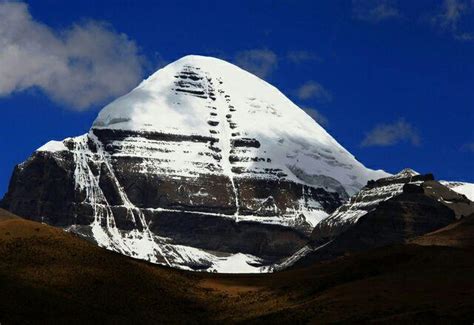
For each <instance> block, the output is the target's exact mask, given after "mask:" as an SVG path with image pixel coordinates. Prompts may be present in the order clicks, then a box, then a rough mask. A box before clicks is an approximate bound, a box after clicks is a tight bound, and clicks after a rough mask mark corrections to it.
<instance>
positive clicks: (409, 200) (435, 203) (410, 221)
mask: <svg viewBox="0 0 474 325" xmlns="http://www.w3.org/2000/svg"><path fill="white" fill-rule="evenodd" d="M469 216H474V202H472V201H470V200H469V199H467V198H466V196H464V195H462V194H459V193H457V192H455V191H453V190H451V189H450V188H448V187H446V186H444V185H443V184H441V183H440V182H437V181H435V180H434V177H433V175H432V174H426V175H420V174H418V173H417V172H415V171H413V170H410V169H405V170H403V171H401V172H400V173H398V174H396V175H393V176H390V177H386V178H382V179H379V180H376V181H370V182H369V183H368V184H367V186H365V187H364V188H363V189H362V190H361V191H360V192H359V193H358V194H357V195H355V196H353V197H352V198H351V200H350V201H349V202H347V203H346V204H344V205H342V206H341V207H339V208H338V209H337V210H336V211H335V212H333V213H332V214H331V215H330V216H328V217H327V218H326V219H324V220H322V221H321V222H320V223H319V224H318V225H317V226H316V227H315V228H314V230H313V233H312V235H311V240H310V242H309V244H308V245H305V246H304V247H303V248H301V249H300V250H299V251H297V252H296V253H295V254H294V255H293V256H291V257H290V258H287V259H284V260H283V261H281V262H280V263H277V264H276V265H275V266H273V267H272V269H274V270H280V269H284V268H288V267H302V266H307V265H311V264H312V263H314V262H316V261H322V260H328V259H334V258H336V257H339V256H343V255H347V254H352V253H354V252H359V251H367V250H369V249H373V248H377V247H382V246H386V245H391V244H401V243H405V242H407V241H408V240H410V239H412V238H415V237H417V236H421V235H424V234H426V233H429V232H432V231H435V230H437V229H440V228H442V227H445V226H447V225H449V224H451V223H453V222H454V221H456V220H460V219H462V218H465V217H469Z"/></svg>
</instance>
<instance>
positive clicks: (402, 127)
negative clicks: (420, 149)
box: [361, 119, 421, 147]
mask: <svg viewBox="0 0 474 325" xmlns="http://www.w3.org/2000/svg"><path fill="white" fill-rule="evenodd" d="M399 142H409V143H411V144H412V145H414V146H418V145H420V142H421V141H420V136H419V135H418V131H417V130H416V129H415V128H414V127H413V126H412V125H411V124H409V123H408V122H406V121H405V120H404V119H400V120H398V121H397V122H394V123H390V124H379V125H377V126H375V128H374V129H373V130H372V131H370V132H369V133H367V134H366V136H365V139H364V140H363V141H362V143H361V145H362V146H363V147H374V146H378V147H387V146H393V145H395V144H397V143H399Z"/></svg>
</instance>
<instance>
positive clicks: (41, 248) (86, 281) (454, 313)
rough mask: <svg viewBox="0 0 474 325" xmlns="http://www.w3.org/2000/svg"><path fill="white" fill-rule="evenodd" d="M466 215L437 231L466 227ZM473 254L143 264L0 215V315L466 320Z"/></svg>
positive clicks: (427, 251) (470, 313)
mask: <svg viewBox="0 0 474 325" xmlns="http://www.w3.org/2000/svg"><path fill="white" fill-rule="evenodd" d="M3 214H4V212H3V211H0V216H1V215H3ZM0 220H2V217H0ZM466 224H467V223H459V224H457V226H454V228H452V229H451V230H449V227H448V228H447V229H446V231H447V232H446V231H444V232H440V233H445V234H446V236H448V237H449V236H451V235H450V234H452V231H455V233H459V232H462V233H464V234H465V235H467V234H468V233H471V234H473V232H472V230H473V229H472V227H469V228H465V226H466ZM453 229H454V230H453ZM456 229H457V230H456ZM466 229H467V230H466ZM449 231H451V233H450V232H449ZM429 236H433V234H429V235H427V236H426V237H429ZM454 236H456V235H455V234H454ZM420 240H422V239H421V238H420ZM473 256H474V250H473V247H472V246H469V245H464V246H463V248H453V247H439V246H438V247H424V246H419V245H414V244H411V245H401V246H394V247H384V248H380V249H377V250H374V251H370V252H365V253H361V254H355V255H352V256H349V257H344V258H339V259H337V260H334V261H331V262H325V263H318V264H314V265H312V266H310V267H309V268H305V269H298V270H292V271H287V272H281V273H275V274H266V275H218V274H217V275H215V274H205V273H192V272H184V271H178V270H174V269H169V268H164V267H159V266H155V265H151V264H148V263H146V262H142V261H138V260H133V259H131V258H128V257H125V256H121V255H119V254H115V253H113V252H110V251H106V250H104V249H100V248H98V247H96V246H94V245H92V244H90V243H88V242H85V241H83V240H81V239H79V238H77V237H75V236H74V235H71V234H68V233H65V232H63V231H62V230H59V229H56V228H53V227H50V226H47V225H42V224H39V223H36V222H32V221H27V220H23V219H8V220H3V221H0V288H1V290H0V321H1V322H2V324H3V323H6V324H7V323H12V322H21V323H25V322H36V323H37V322H38V321H41V322H49V323H50V322H53V321H54V322H55V323H65V322H69V323H70V322H74V323H86V322H88V323H90V322H105V323H117V322H119V323H124V322H133V323H140V322H141V323H164V322H165V323H166V322H168V323H169V322H175V323H176V322H188V323H199V322H202V323H209V322H211V323H212V322H222V321H226V322H230V323H232V322H261V321H274V322H280V323H282V322H283V323H289V322H318V323H328V322H340V321H346V322H347V321H352V322H354V321H359V322H366V321H368V320H375V321H380V322H388V323H390V322H434V323H440V322H455V321H457V322H471V321H472V319H474V286H473V282H472V274H473V273H474V258H472V257H473Z"/></svg>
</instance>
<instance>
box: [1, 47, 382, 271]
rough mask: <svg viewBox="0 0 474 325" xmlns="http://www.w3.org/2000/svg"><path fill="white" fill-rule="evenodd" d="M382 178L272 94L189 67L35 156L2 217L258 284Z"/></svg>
mask: <svg viewBox="0 0 474 325" xmlns="http://www.w3.org/2000/svg"><path fill="white" fill-rule="evenodd" d="M38 166H40V167H38ZM383 176H388V174H387V173H385V172H383V171H380V170H379V171H374V170H371V169H368V168H366V167H364V166H363V165H362V164H361V163H360V162H358V161H357V160H356V159H355V158H354V156H353V155H351V154H350V153H349V152H348V151H347V150H346V149H344V148H343V147H342V146H341V145H340V144H339V143H338V142H337V141H336V140H335V139H334V138H333V137H331V136H330V135H329V134H328V133H327V132H326V131H325V130H324V129H323V128H322V127H321V126H320V125H319V124H318V123H316V122H315V121H314V120H313V119H312V118H311V117H310V116H309V115H308V114H306V113H305V112H304V111H303V110H302V109H300V108H299V107H298V106H296V105H295V104H294V103H293V102H291V100H289V99H288V98H287V97H286V96H285V95H283V94H282V93H281V92H280V91H279V90H278V89H276V88H275V87H273V86H272V85H270V84H268V83H267V82H265V81H263V80H261V79H259V78H258V77H256V76H254V75H252V74H250V73H248V72H246V71H244V70H242V69H241V68H239V67H237V66H235V65H233V64H231V63H228V62H225V61H223V60H219V59H215V58H209V57H203V56H194V55H192V56H186V57H184V58H182V59H180V60H178V61H176V62H173V63H171V64H169V65H167V66H166V67H164V68H163V69H161V70H159V71H157V72H156V73H154V74H153V75H151V76H150V77H149V78H147V79H146V80H144V81H143V82H142V83H141V84H140V85H138V86H137V87H136V88H135V89H133V90H132V91H131V92H130V93H128V94H126V95H124V96H122V97H120V98H118V99H116V100H115V101H113V102H112V103H110V104H109V105H107V106H106V107H104V108H103V109H102V110H101V111H100V113H99V115H98V117H97V118H96V120H95V121H94V123H93V125H92V127H91V129H90V131H89V132H88V133H87V134H85V135H82V136H79V137H74V138H67V139H65V140H63V141H61V142H58V141H52V142H49V143H47V144H46V145H44V146H42V147H41V148H39V149H38V150H37V151H36V152H35V153H34V154H33V156H32V157H30V158H29V159H28V160H27V161H26V162H24V163H23V164H21V165H20V166H19V168H17V169H16V170H15V176H14V177H13V178H12V179H13V180H14V182H13V184H12V186H11V187H10V189H9V192H8V193H7V195H6V198H5V200H4V205H5V206H6V207H7V208H8V209H10V210H12V211H13V212H16V213H18V214H20V215H23V216H26V217H29V218H32V219H35V220H41V221H42V222H46V223H50V224H53V225H58V226H61V227H64V228H65V229H67V230H68V231H71V232H75V233H77V234H80V235H82V236H84V237H85V238H88V239H90V240H91V241H94V242H95V243H97V244H98V245H100V246H102V247H106V248H108V249H111V250H115V251H118V252H121V253H123V254H125V255H129V256H132V257H136V258H141V259H146V260H149V261H152V262H154V263H160V264H167V265H171V266H175V267H180V268H187V269H199V270H207V271H229V270H233V271H234V266H235V268H238V269H240V270H241V271H256V270H259V265H264V264H266V263H271V262H273V261H275V260H277V259H280V258H282V257H285V256H288V255H291V254H292V253H293V252H294V251H295V250H296V249H298V248H300V247H302V246H303V245H304V243H305V242H306V240H307V239H308V238H309V236H310V234H311V231H312V229H313V228H314V227H315V226H316V225H317V224H318V223H319V222H320V221H321V220H322V219H324V218H325V217H327V216H328V214H330V213H332V212H333V211H334V210H335V209H336V208H337V207H338V206H339V205H340V204H341V203H343V202H344V201H345V200H346V199H347V198H348V197H349V196H350V195H352V194H354V193H355V192H357V191H358V190H359V189H360V188H361V187H363V186H364V185H365V184H366V183H367V181H369V180H375V179H378V178H380V177H383ZM43 179H48V180H49V181H48V182H42V180H43ZM31 189H34V190H31ZM52 193H54V195H53V194H52ZM25 202H28V204H24V203H25ZM230 265H233V266H232V267H229V266H230ZM235 272H237V270H236V271H235Z"/></svg>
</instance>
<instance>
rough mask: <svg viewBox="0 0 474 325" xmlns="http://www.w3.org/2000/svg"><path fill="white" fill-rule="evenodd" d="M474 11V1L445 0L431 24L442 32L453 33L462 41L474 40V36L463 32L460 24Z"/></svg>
mask: <svg viewBox="0 0 474 325" xmlns="http://www.w3.org/2000/svg"><path fill="white" fill-rule="evenodd" d="M473 11H474V1H471V2H469V1H465V0H444V1H443V4H442V6H441V7H440V9H439V11H438V12H437V13H436V14H434V15H433V16H432V17H431V22H432V24H434V25H435V26H438V27H439V28H440V29H441V30H443V31H447V32H450V33H452V35H453V37H454V38H455V39H457V40H461V41H471V40H474V34H473V33H470V32H466V31H462V30H461V28H460V23H461V21H462V19H463V18H464V17H465V16H468V15H469V14H471V13H472V12H473Z"/></svg>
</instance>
